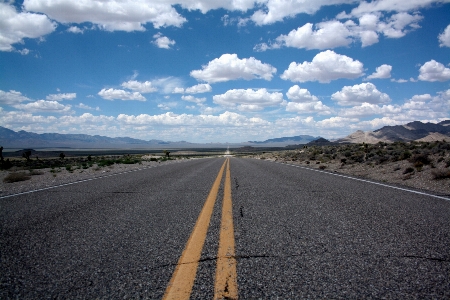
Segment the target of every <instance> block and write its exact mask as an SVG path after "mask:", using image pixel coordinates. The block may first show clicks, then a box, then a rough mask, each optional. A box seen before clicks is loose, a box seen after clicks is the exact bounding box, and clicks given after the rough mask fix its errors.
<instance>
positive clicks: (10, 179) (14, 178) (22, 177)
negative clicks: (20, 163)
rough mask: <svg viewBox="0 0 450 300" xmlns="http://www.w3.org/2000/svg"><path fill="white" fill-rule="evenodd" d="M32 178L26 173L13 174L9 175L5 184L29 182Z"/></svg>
mask: <svg viewBox="0 0 450 300" xmlns="http://www.w3.org/2000/svg"><path fill="white" fill-rule="evenodd" d="M30 178H31V177H30V175H28V174H27V173H25V172H13V173H9V174H8V175H7V176H6V177H5V178H4V179H3V182H8V183H13V182H18V181H25V180H29V179H30Z"/></svg>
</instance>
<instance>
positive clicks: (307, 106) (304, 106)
mask: <svg viewBox="0 0 450 300" xmlns="http://www.w3.org/2000/svg"><path fill="white" fill-rule="evenodd" d="M286 111H289V112H296V113H298V114H311V113H319V114H322V115H329V114H331V108H330V107H328V106H326V105H325V104H323V103H322V101H312V102H304V103H296V102H288V103H287V105H286Z"/></svg>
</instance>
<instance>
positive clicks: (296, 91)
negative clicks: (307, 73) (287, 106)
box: [286, 85, 319, 103]
mask: <svg viewBox="0 0 450 300" xmlns="http://www.w3.org/2000/svg"><path fill="white" fill-rule="evenodd" d="M286 96H287V97H288V99H289V100H291V101H293V102H298V103H301V102H312V101H319V98H317V97H316V96H313V95H311V93H310V92H309V91H308V90H307V89H301V88H300V87H299V86H298V85H294V86H292V87H290V88H289V90H288V92H287V93H286Z"/></svg>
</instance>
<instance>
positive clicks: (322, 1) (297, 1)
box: [251, 0, 354, 25]
mask: <svg viewBox="0 0 450 300" xmlns="http://www.w3.org/2000/svg"><path fill="white" fill-rule="evenodd" d="M257 2H258V4H263V5H264V6H263V7H262V8H261V9H259V10H258V11H256V12H255V13H254V14H253V15H252V16H251V20H252V21H253V22H255V23H256V24H257V25H268V24H272V23H275V22H279V21H282V20H283V19H284V18H286V17H293V16H295V15H297V14H300V13H306V14H314V13H315V12H317V11H318V10H319V9H320V8H321V7H322V6H327V5H336V4H343V3H353V2H354V1H353V0H315V1H304V0H292V1H280V0H262V1H257Z"/></svg>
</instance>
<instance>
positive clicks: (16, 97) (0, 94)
mask: <svg viewBox="0 0 450 300" xmlns="http://www.w3.org/2000/svg"><path fill="white" fill-rule="evenodd" d="M28 100H30V99H29V98H27V97H25V96H24V95H22V93H21V92H17V91H14V90H10V91H9V92H5V91H2V90H0V103H1V104H5V105H14V104H19V103H21V102H23V101H28Z"/></svg>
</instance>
